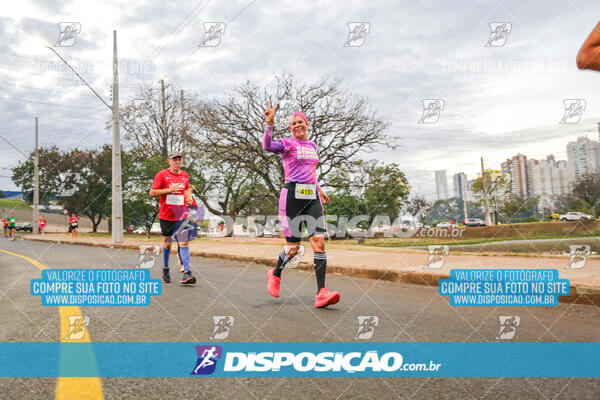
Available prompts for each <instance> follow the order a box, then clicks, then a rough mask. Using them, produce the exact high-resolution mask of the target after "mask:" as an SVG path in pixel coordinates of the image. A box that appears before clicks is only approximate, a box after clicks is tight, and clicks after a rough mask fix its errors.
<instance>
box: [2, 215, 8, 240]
mask: <svg viewBox="0 0 600 400" xmlns="http://www.w3.org/2000/svg"><path fill="white" fill-rule="evenodd" d="M2 223H3V224H4V237H8V218H7V217H4V219H3V220H2Z"/></svg>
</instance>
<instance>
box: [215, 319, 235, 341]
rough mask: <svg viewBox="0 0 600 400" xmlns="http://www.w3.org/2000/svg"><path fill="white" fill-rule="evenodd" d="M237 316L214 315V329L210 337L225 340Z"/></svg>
mask: <svg viewBox="0 0 600 400" xmlns="http://www.w3.org/2000/svg"><path fill="white" fill-rule="evenodd" d="M234 322H235V318H233V317H232V316H231V315H213V323H214V329H213V333H212V335H211V336H210V339H214V340H223V339H227V337H228V336H229V331H230V330H231V328H233V323H234Z"/></svg>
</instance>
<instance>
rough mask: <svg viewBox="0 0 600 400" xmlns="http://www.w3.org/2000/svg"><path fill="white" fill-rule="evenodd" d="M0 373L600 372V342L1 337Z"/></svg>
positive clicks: (597, 374) (345, 374) (303, 374)
mask: <svg viewBox="0 0 600 400" xmlns="http://www.w3.org/2000/svg"><path fill="white" fill-rule="evenodd" d="M0 358H1V362H0V377H93V376H97V377H192V378H201V377H600V368H598V364H597V363H598V361H597V360H598V359H599V358H600V343H572V342H570V343H555V342H553V343H373V342H370V343H364V342H361V343H354V342H353V343H323V342H319V343H281V342H280V343H259V342H257V343H227V342H222V343H0Z"/></svg>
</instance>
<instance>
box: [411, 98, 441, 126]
mask: <svg viewBox="0 0 600 400" xmlns="http://www.w3.org/2000/svg"><path fill="white" fill-rule="evenodd" d="M421 103H422V104H423V115H421V119H420V120H419V121H418V122H417V123H419V124H436V123H437V122H438V121H439V120H440V115H441V113H442V111H443V110H444V105H445V101H444V100H443V99H423V100H421Z"/></svg>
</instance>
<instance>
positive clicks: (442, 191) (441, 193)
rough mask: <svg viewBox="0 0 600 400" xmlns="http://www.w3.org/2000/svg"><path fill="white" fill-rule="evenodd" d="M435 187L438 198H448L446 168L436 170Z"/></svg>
mask: <svg viewBox="0 0 600 400" xmlns="http://www.w3.org/2000/svg"><path fill="white" fill-rule="evenodd" d="M435 189H436V192H437V198H438V200H446V199H447V198H448V177H447V175H446V170H445V169H443V170H441V171H435Z"/></svg>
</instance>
